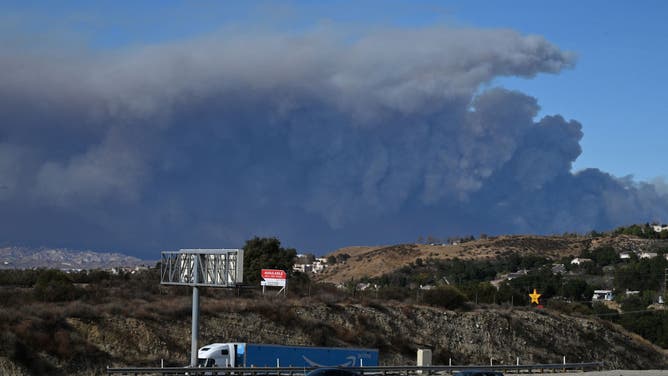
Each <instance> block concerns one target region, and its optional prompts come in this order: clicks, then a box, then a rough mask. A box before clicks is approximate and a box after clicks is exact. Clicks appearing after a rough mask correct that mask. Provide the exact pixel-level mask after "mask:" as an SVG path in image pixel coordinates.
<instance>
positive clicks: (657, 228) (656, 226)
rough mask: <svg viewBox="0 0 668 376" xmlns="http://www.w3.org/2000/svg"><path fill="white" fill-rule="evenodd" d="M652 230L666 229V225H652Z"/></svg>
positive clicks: (667, 229)
mask: <svg viewBox="0 0 668 376" xmlns="http://www.w3.org/2000/svg"><path fill="white" fill-rule="evenodd" d="M652 228H653V229H654V232H661V231H668V225H652Z"/></svg>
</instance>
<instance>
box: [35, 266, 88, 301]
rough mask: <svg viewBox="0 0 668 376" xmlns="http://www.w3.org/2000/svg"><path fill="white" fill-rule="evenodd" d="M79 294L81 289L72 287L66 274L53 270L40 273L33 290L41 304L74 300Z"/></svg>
mask: <svg viewBox="0 0 668 376" xmlns="http://www.w3.org/2000/svg"><path fill="white" fill-rule="evenodd" d="M81 293H82V291H81V289H80V288H78V287H76V286H74V284H73V283H72V281H71V280H70V278H69V276H68V275H67V274H65V273H63V272H61V271H60V270H55V269H48V270H44V271H42V273H41V274H40V275H39V277H38V278H37V282H36V283H35V286H34V288H33V294H34V295H35V298H36V299H37V300H40V301H43V302H62V301H70V300H75V299H77V298H79V297H80V296H81Z"/></svg>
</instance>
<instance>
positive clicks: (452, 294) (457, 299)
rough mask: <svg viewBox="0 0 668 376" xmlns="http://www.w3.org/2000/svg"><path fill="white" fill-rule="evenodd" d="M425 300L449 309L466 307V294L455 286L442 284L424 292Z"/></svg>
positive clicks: (427, 302) (430, 303)
mask: <svg viewBox="0 0 668 376" xmlns="http://www.w3.org/2000/svg"><path fill="white" fill-rule="evenodd" d="M423 299H424V302H425V303H426V304H429V305H433V306H438V307H443V308H447V309H458V308H465V307H466V301H467V298H466V295H464V293H462V292H461V291H459V289H458V288H456V287H454V286H450V285H448V286H440V287H437V288H435V289H433V290H427V291H425V293H424V297H423Z"/></svg>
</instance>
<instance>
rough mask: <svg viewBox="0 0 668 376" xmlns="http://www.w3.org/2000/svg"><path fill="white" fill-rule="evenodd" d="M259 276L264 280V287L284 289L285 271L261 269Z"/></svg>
mask: <svg viewBox="0 0 668 376" xmlns="http://www.w3.org/2000/svg"><path fill="white" fill-rule="evenodd" d="M260 275H261V276H262V279H264V281H263V282H264V283H263V285H264V286H280V287H285V281H286V278H287V275H286V274H285V271H283V270H279V269H262V271H261V273H260Z"/></svg>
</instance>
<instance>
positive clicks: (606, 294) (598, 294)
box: [591, 290, 615, 302]
mask: <svg viewBox="0 0 668 376" xmlns="http://www.w3.org/2000/svg"><path fill="white" fill-rule="evenodd" d="M614 298H615V296H614V294H613V293H612V290H594V295H592V297H591V301H592V302H595V301H601V300H605V301H611V300H612V299H614Z"/></svg>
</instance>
